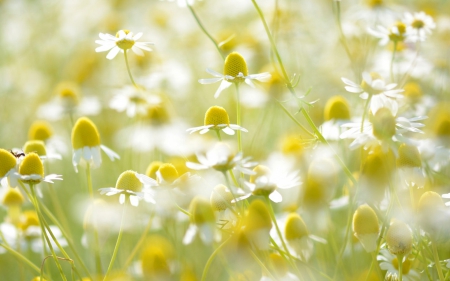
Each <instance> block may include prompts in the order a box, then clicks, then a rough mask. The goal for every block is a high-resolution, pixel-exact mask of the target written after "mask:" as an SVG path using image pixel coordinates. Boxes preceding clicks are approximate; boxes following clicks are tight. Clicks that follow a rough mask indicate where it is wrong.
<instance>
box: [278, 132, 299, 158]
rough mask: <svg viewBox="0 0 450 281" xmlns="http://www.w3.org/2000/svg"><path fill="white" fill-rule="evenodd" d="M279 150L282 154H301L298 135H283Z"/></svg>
mask: <svg viewBox="0 0 450 281" xmlns="http://www.w3.org/2000/svg"><path fill="white" fill-rule="evenodd" d="M281 151H282V152H283V153H284V154H301V153H302V152H303V145H302V143H301V142H300V137H299V136H297V135H288V136H286V137H284V138H283V140H282V144H281Z"/></svg>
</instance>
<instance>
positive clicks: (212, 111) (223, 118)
mask: <svg viewBox="0 0 450 281" xmlns="http://www.w3.org/2000/svg"><path fill="white" fill-rule="evenodd" d="M204 123H205V126H208V125H214V126H217V125H221V124H226V125H230V119H229V117H228V113H227V111H226V110H225V108H223V107H220V106H211V107H210V108H209V109H208V110H207V111H206V113H205V122H204Z"/></svg>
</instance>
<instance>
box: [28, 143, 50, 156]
mask: <svg viewBox="0 0 450 281" xmlns="http://www.w3.org/2000/svg"><path fill="white" fill-rule="evenodd" d="M23 152H25V153H31V152H35V153H37V154H38V155H39V156H45V155H47V150H46V148H45V143H44V142H43V141H40V140H31V141H27V142H26V143H25V145H24V146H23Z"/></svg>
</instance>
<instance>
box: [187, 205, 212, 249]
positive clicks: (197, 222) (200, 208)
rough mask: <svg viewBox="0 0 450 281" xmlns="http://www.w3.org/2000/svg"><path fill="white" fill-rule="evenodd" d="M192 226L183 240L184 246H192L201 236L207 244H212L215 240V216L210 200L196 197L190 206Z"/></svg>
mask: <svg viewBox="0 0 450 281" xmlns="http://www.w3.org/2000/svg"><path fill="white" fill-rule="evenodd" d="M189 212H190V214H191V216H190V220H191V224H190V226H189V228H188V230H187V231H186V234H185V235H184V238H183V244H185V245H186V244H190V243H191V242H192V241H193V239H194V237H195V236H196V235H197V234H199V235H200V238H201V239H202V241H203V242H204V243H205V244H211V243H212V242H213V240H214V236H215V235H214V230H215V223H216V219H215V215H214V211H213V209H212V207H211V204H210V203H209V202H208V200H206V199H204V198H201V197H195V198H194V199H193V200H192V201H191V204H190V206H189Z"/></svg>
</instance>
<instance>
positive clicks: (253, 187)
mask: <svg viewBox="0 0 450 281" xmlns="http://www.w3.org/2000/svg"><path fill="white" fill-rule="evenodd" d="M253 172H255V174H254V175H251V176H250V180H249V181H248V182H244V184H245V186H247V188H248V189H250V192H249V193H247V194H245V195H243V196H241V197H239V198H237V201H239V200H243V199H246V198H248V197H250V196H251V195H260V196H268V197H269V199H270V200H272V201H273V202H275V203H279V202H281V201H282V200H283V198H282V196H281V194H280V193H279V192H278V191H277V188H281V189H288V188H292V187H295V186H299V185H300V184H301V182H300V177H299V176H298V175H297V173H283V174H281V173H273V172H271V170H270V169H269V168H268V167H266V166H263V165H258V166H256V167H255V168H254V169H253Z"/></svg>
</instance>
